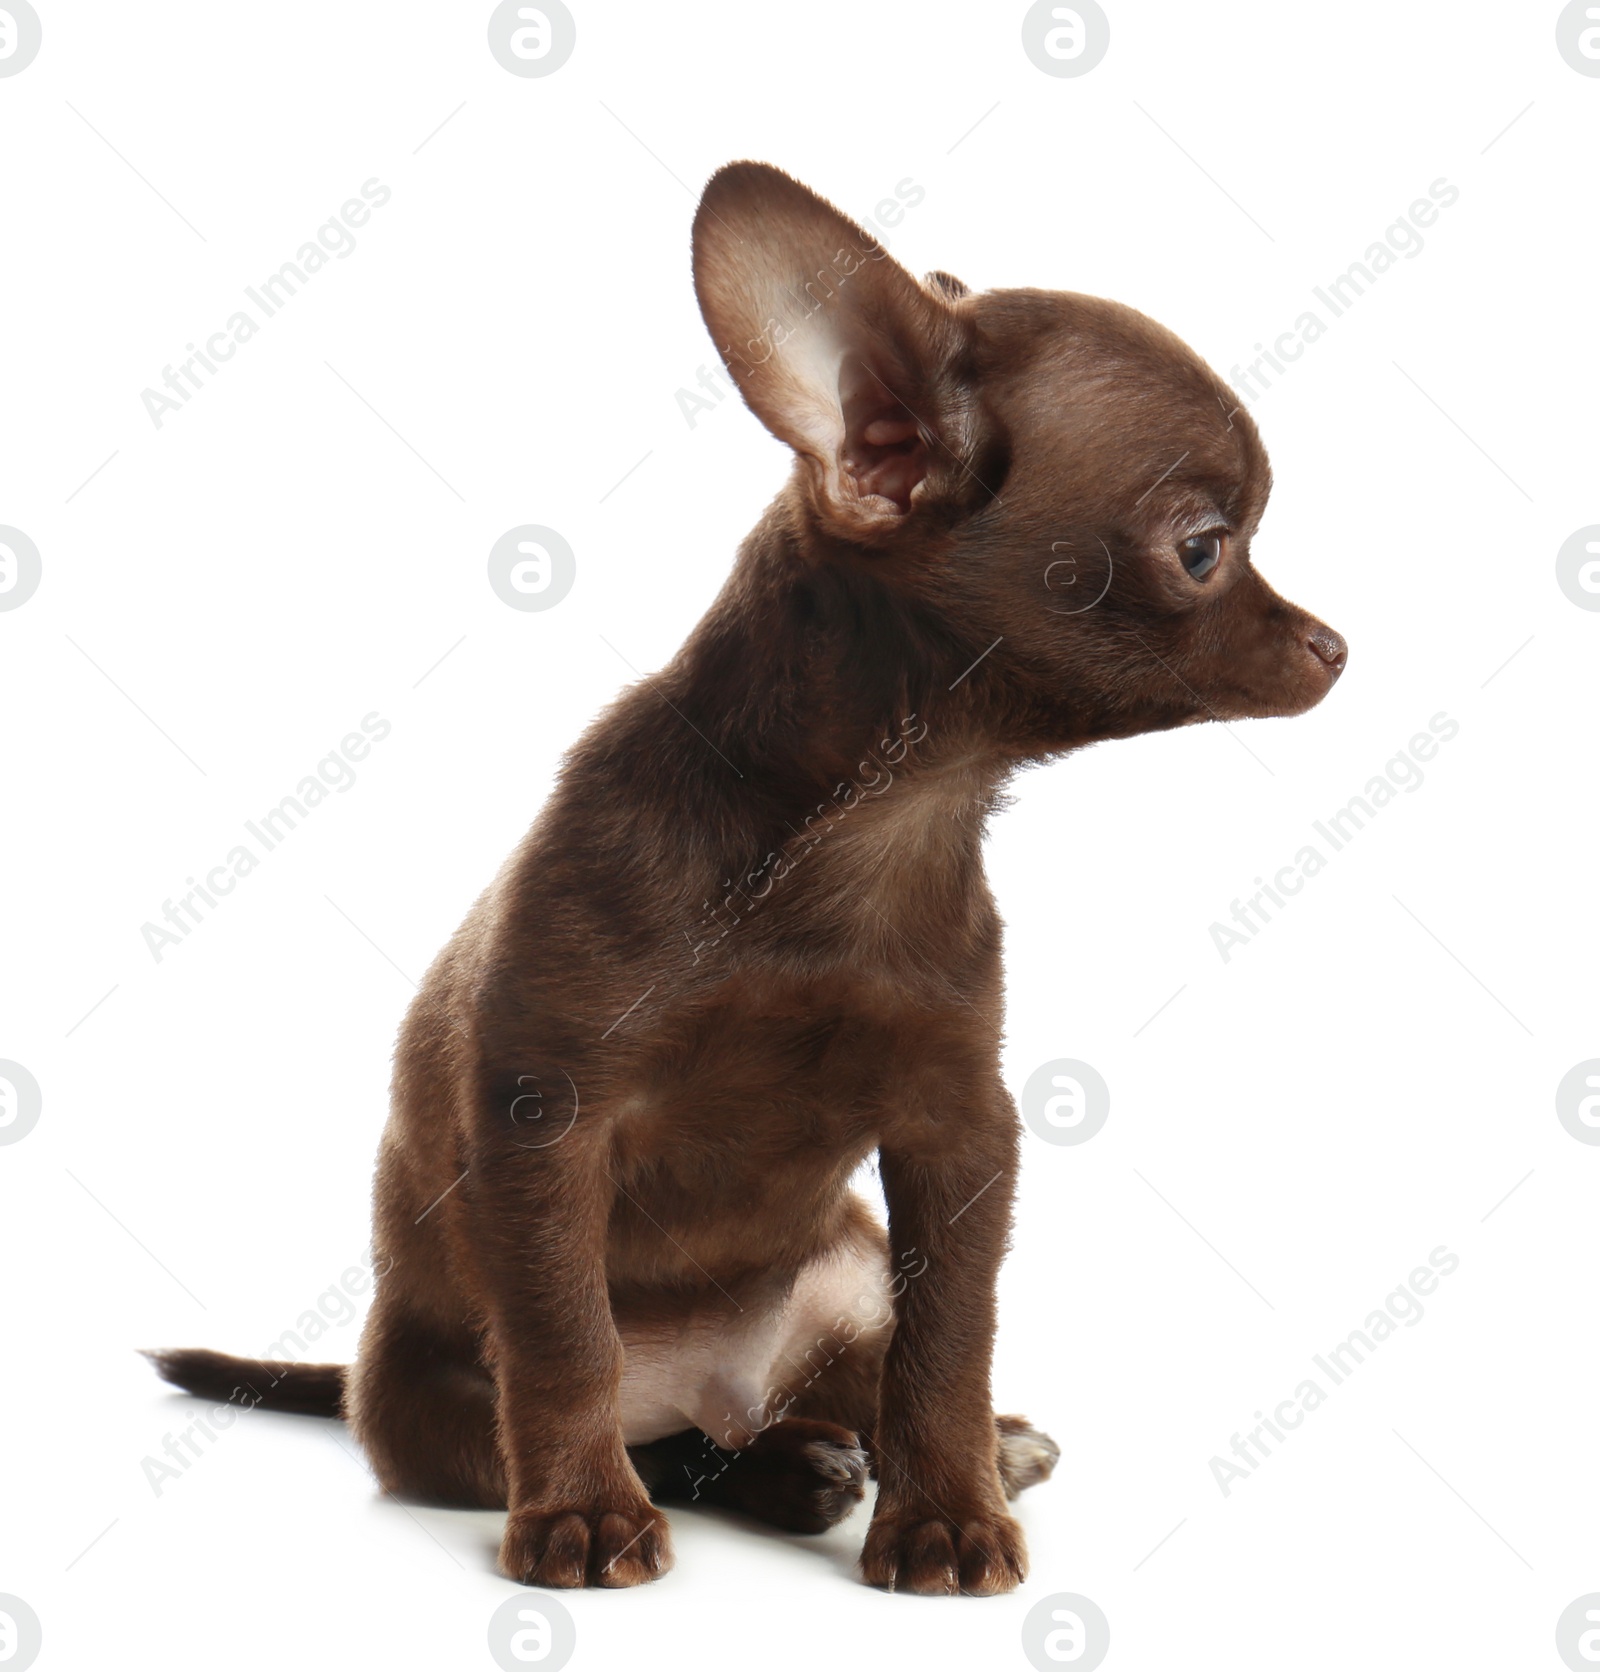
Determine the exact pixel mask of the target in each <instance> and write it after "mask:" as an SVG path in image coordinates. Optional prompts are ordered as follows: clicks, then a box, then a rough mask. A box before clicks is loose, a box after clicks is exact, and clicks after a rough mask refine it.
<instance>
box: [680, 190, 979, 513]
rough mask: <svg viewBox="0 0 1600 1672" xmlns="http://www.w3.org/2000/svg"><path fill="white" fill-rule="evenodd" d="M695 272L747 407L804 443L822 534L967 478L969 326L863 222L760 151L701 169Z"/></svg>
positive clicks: (937, 498) (781, 434) (957, 492)
mask: <svg viewBox="0 0 1600 1672" xmlns="http://www.w3.org/2000/svg"><path fill="white" fill-rule="evenodd" d="M694 283H695V292H696V294H697V295H698V296H699V299H700V311H701V313H702V315H703V316H704V317H705V322H706V326H707V328H708V329H709V330H710V332H711V336H712V339H713V341H714V342H715V343H716V345H717V349H718V352H719V353H720V354H721V355H722V358H723V361H724V363H725V364H726V365H727V368H728V371H729V373H730V375H731V376H732V377H733V380H734V382H735V383H737V384H738V386H739V390H740V392H741V393H742V394H743V396H744V398H745V400H746V401H747V402H748V403H749V405H750V408H751V410H752V411H753V412H754V413H755V414H756V416H757V417H758V418H760V420H761V421H762V423H764V424H765V425H766V426H767V428H768V429H769V430H771V431H772V433H773V434H774V435H775V436H777V437H778V438H779V439H780V440H781V441H786V442H788V444H789V445H790V446H791V447H793V448H794V450H795V452H796V453H797V454H798V455H799V458H800V461H801V466H802V469H803V472H804V475H805V479H806V485H807V488H808V491H809V493H810V497H811V501H812V504H813V505H814V507H815V508H816V510H817V511H818V513H819V515H820V516H821V517H822V519H823V520H824V522H825V523H826V524H827V525H828V526H829V527H830V528H831V529H832V531H833V532H835V533H837V534H839V535H841V536H843V537H844V538H846V539H849V540H853V541H857V542H860V543H863V544H868V545H877V544H883V543H884V542H885V541H887V540H889V539H891V538H893V537H894V536H895V535H896V534H897V533H899V532H900V531H901V530H902V529H904V528H906V527H907V526H908V525H910V524H911V523H913V522H920V521H921V520H922V519H923V517H924V516H925V515H931V514H934V513H935V511H936V509H943V510H944V511H946V512H948V510H949V509H950V508H951V507H953V506H959V505H963V504H965V503H967V502H968V500H969V499H970V497H971V492H972V489H973V487H974V486H975V485H976V479H975V477H974V474H973V468H972V467H973V461H974V459H975V457H976V454H977V451H978V447H979V439H980V438H979V434H978V431H979V427H980V425H979V416H978V407H977V403H976V401H975V399H974V398H973V393H972V387H971V382H970V374H969V371H968V367H967V360H968V356H969V344H970V327H969V326H968V325H967V323H966V322H965V321H964V320H963V319H962V318H961V316H960V314H959V313H958V311H957V309H956V308H955V306H954V305H953V302H952V299H951V298H950V297H949V295H948V293H947V292H946V291H945V290H944V288H943V287H942V286H940V287H938V288H934V287H931V286H930V287H925V286H923V285H920V284H918V282H917V281H916V280H915V279H914V278H912V276H911V275H910V274H909V273H908V272H906V270H905V269H904V268H903V267H901V266H900V265H899V264H898V263H897V262H895V261H894V260H893V259H892V258H891V257H890V256H889V254H888V253H887V251H885V250H884V248H883V246H882V245H880V244H879V243H877V242H876V240H874V239H873V238H872V237H871V236H870V235H869V234H867V233H866V232H864V231H863V230H862V229H861V228H860V227H859V226H857V225H856V224H855V222H854V221H852V220H850V219H849V218H848V217H847V216H845V215H841V214H840V213H839V211H838V210H837V209H835V208H834V207H833V205H832V204H830V203H827V202H824V200H823V199H822V198H820V197H818V196H817V195H816V193H815V192H812V191H808V190H807V189H806V187H804V186H802V185H801V184H800V183H799V182H798V181H797V180H793V179H791V178H790V177H789V176H788V175H787V174H785V173H783V172H782V171H781V170H780V169H776V168H772V167H770V166H769V165H768V164H765V163H730V164H729V165H728V166H727V167H726V168H723V169H720V170H719V171H718V172H717V173H716V174H715V175H713V176H712V178H711V181H710V183H709V184H708V185H707V187H706V190H705V195H704V196H703V197H702V198H701V200H700V209H699V212H698V214H696V216H695V221H694Z"/></svg>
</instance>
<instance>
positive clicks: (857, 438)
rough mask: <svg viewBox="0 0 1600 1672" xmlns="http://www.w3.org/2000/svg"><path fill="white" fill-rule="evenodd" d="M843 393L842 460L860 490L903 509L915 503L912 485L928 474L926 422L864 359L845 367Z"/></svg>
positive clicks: (842, 381) (840, 390)
mask: <svg viewBox="0 0 1600 1672" xmlns="http://www.w3.org/2000/svg"><path fill="white" fill-rule="evenodd" d="M839 398H840V405H841V407H842V408H843V413H844V444H843V446H842V447H841V448H840V451H839V458H840V463H841V464H842V465H843V467H844V469H845V471H846V473H847V474H848V475H849V476H850V478H851V480H852V481H853V482H854V483H855V485H856V490H857V492H859V493H860V494H862V495H863V496H867V495H873V496H876V497H877V498H879V499H887V500H889V501H890V502H891V503H892V504H893V505H894V506H895V508H896V509H897V510H898V511H900V513H901V514H902V515H904V514H905V513H906V512H908V511H909V510H910V509H911V493H912V490H913V489H914V488H915V487H916V485H917V484H918V483H919V482H920V481H922V479H923V478H924V477H925V476H926V475H927V474H928V469H929V464H930V460H929V454H928V443H927V441H926V440H925V439H924V437H923V433H922V426H921V425H920V424H919V423H918V422H917V421H916V419H915V418H913V417H912V416H911V414H910V413H909V412H908V411H907V410H906V408H905V406H904V405H903V404H902V403H901V402H900V400H899V399H898V398H897V397H896V395H895V394H894V391H893V390H892V389H890V388H889V387H888V385H887V384H885V383H884V382H883V380H882V379H881V378H879V377H878V376H876V375H875V374H874V373H873V372H872V370H871V369H870V368H869V367H868V366H866V365H864V364H863V363H861V362H860V361H854V362H848V361H847V362H846V364H845V365H844V366H843V367H841V368H840V375H839Z"/></svg>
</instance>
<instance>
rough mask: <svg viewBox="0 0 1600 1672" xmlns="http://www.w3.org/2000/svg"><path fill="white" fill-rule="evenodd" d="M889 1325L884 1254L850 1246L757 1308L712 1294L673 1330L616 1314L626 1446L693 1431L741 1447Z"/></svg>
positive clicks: (639, 1311) (752, 1302)
mask: <svg viewBox="0 0 1600 1672" xmlns="http://www.w3.org/2000/svg"><path fill="white" fill-rule="evenodd" d="M741 1305H742V1306H743V1310H740V1309H739V1307H740V1306H741ZM892 1318H893V1306H892V1302H891V1300H890V1298H889V1274H888V1270H887V1263H886V1260H885V1257H884V1254H883V1252H882V1250H881V1249H875V1248H866V1247H861V1246H857V1245H856V1244H854V1243H847V1244H846V1245H844V1246H843V1247H841V1248H838V1249H836V1250H834V1251H832V1252H830V1253H829V1254H827V1255H826V1256H824V1257H823V1258H821V1259H818V1260H814V1261H812V1262H811V1263H809V1264H808V1265H806V1266H803V1267H802V1268H801V1270H800V1271H799V1273H798V1274H797V1275H796V1277H795V1280H794V1282H793V1283H792V1284H791V1285H790V1286H789V1287H788V1288H787V1289H786V1290H783V1291H778V1290H777V1289H776V1286H775V1288H774V1292H773V1293H771V1294H770V1295H768V1296H767V1297H766V1298H765V1299H764V1300H763V1299H759V1298H757V1299H750V1298H746V1299H745V1300H743V1301H742V1302H736V1301H734V1300H732V1299H730V1298H725V1297H723V1296H722V1295H719V1294H717V1293H715V1292H712V1293H711V1294H710V1298H709V1299H708V1300H706V1301H705V1302H704V1303H703V1304H702V1305H700V1306H698V1307H697V1308H695V1309H694V1310H693V1311H691V1312H690V1313H688V1314H687V1315H686V1316H685V1315H680V1316H676V1317H674V1319H673V1321H672V1323H671V1324H670V1325H667V1324H664V1323H663V1322H661V1321H659V1320H652V1319H651V1318H650V1317H649V1316H648V1314H647V1313H646V1312H645V1310H644V1309H643V1308H642V1307H635V1308H634V1309H633V1310H632V1311H631V1312H625V1313H624V1312H619V1314H618V1316H617V1319H616V1324H617V1332H618V1334H619V1335H620V1336H621V1338H622V1347H623V1354H624V1359H623V1371H622V1395H621V1407H622V1433H623V1439H624V1440H625V1441H626V1443H627V1444H628V1445H645V1444H647V1443H648V1442H649V1441H651V1440H659V1439H663V1438H665V1436H667V1435H668V1434H679V1433H682V1432H683V1430H685V1429H687V1428H698V1429H700V1430H701V1431H702V1432H704V1433H706V1434H709V1435H710V1436H711V1438H712V1439H714V1440H715V1441H716V1442H717V1443H718V1444H719V1445H725V1446H742V1445H747V1444H748V1443H749V1442H750V1440H751V1439H752V1438H754V1436H755V1434H757V1433H758V1432H760V1430H761V1429H762V1428H764V1427H766V1426H767V1425H768V1424H770V1423H771V1422H773V1421H775V1420H777V1418H778V1417H779V1416H781V1414H782V1411H783V1407H784V1405H785V1404H786V1403H787V1402H788V1401H790V1400H792V1399H795V1398H797V1397H798V1396H800V1395H801V1394H802V1393H803V1392H804V1391H805V1389H806V1387H807V1386H808V1385H809V1383H810V1382H811V1381H812V1380H814V1379H815V1378H816V1377H817V1375H818V1374H819V1373H820V1372H822V1371H823V1370H825V1369H826V1368H827V1366H828V1364H829V1363H830V1362H831V1361H832V1360H833V1359H835V1358H837V1357H838V1355H839V1353H840V1352H841V1350H843V1349H844V1348H845V1347H848V1346H850V1344H851V1343H852V1342H861V1343H863V1344H866V1343H869V1342H871V1341H872V1339H873V1338H874V1337H875V1336H877V1335H879V1334H881V1333H882V1332H883V1331H885V1330H887V1329H888V1328H889V1326H890V1324H891V1322H892ZM854 1350H855V1351H860V1350H862V1349H861V1348H859V1347H858V1348H855V1349H854Z"/></svg>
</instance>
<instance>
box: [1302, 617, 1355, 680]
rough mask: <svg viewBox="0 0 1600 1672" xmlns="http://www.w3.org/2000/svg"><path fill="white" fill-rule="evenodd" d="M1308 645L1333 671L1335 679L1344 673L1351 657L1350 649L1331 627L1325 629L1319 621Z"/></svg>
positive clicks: (1313, 629) (1312, 631) (1308, 640)
mask: <svg viewBox="0 0 1600 1672" xmlns="http://www.w3.org/2000/svg"><path fill="white" fill-rule="evenodd" d="M1306 643H1307V644H1308V645H1309V646H1310V647H1311V649H1312V650H1314V651H1315V652H1316V653H1317V655H1318V656H1319V657H1321V659H1322V660H1323V661H1324V662H1326V663H1327V664H1328V666H1329V667H1330V668H1332V669H1333V672H1334V676H1335V678H1337V677H1338V675H1340V674H1342V673H1343V672H1344V665H1345V663H1346V661H1348V660H1349V657H1350V647H1349V645H1347V644H1346V643H1345V642H1344V640H1343V639H1342V638H1341V637H1340V636H1339V634H1337V633H1336V632H1334V630H1333V629H1332V628H1331V627H1324V626H1323V625H1322V623H1321V622H1320V621H1319V622H1318V623H1317V624H1316V626H1315V627H1313V628H1312V629H1311V637H1310V638H1309V639H1307V640H1306Z"/></svg>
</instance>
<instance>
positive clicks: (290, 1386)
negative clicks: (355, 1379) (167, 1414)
mask: <svg viewBox="0 0 1600 1672" xmlns="http://www.w3.org/2000/svg"><path fill="white" fill-rule="evenodd" d="M144 1356H145V1357H146V1358H147V1359H149V1361H150V1362H151V1363H152V1364H153V1365H154V1366H155V1367H156V1370H157V1371H158V1372H159V1373H160V1375H162V1376H163V1377H165V1379H166V1380H167V1381H169V1382H171V1383H172V1385H173V1386H174V1387H180V1388H182V1389H183V1390H184V1392H185V1393H195V1394H199V1395H200V1397H201V1398H202V1399H214V1400H215V1401H216V1402H217V1403H218V1404H219V1405H222V1404H229V1403H231V1404H234V1405H242V1406H244V1407H245V1408H246V1409H247V1410H262V1411H298V1412H299V1413H300V1414H301V1415H302V1416H310V1417H337V1416H342V1415H343V1414H344V1383H345V1374H346V1372H345V1367H344V1365H342V1364H284V1363H281V1362H279V1361H276V1360H273V1359H247V1358H234V1357H232V1356H231V1355H230V1354H228V1353H213V1352H212V1351H211V1350H210V1349H209V1348H207V1347H162V1348H158V1349H156V1350H155V1351H153V1352H146V1353H145V1355H144Z"/></svg>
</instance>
